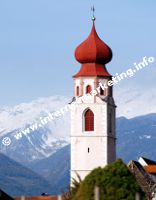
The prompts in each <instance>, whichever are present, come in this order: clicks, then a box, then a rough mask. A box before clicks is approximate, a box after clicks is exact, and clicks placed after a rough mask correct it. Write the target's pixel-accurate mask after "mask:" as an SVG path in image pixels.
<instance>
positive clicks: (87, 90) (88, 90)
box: [86, 85, 92, 94]
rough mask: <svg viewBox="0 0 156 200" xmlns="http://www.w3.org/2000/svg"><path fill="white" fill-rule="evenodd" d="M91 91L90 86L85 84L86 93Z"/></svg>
mask: <svg viewBox="0 0 156 200" xmlns="http://www.w3.org/2000/svg"><path fill="white" fill-rule="evenodd" d="M91 91H92V87H91V86H90V85H87V87H86V94H88V93H90V92H91Z"/></svg>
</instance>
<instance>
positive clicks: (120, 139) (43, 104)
mask: <svg viewBox="0 0 156 200" xmlns="http://www.w3.org/2000/svg"><path fill="white" fill-rule="evenodd" d="M125 94H127V91H126V92H125ZM136 95H137V94H136ZM133 97H134V96H133ZM138 98H139V97H138ZM70 99H71V98H70V97H69V98H67V97H66V98H64V97H60V96H57V97H49V98H48V97H47V98H40V99H38V100H36V101H33V102H30V103H23V104H20V105H18V106H15V107H12V108H8V107H3V108H1V109H0V110H1V111H0V131H1V133H0V160H1V162H0V188H1V189H2V190H4V191H5V192H7V193H8V194H10V195H11V196H21V195H26V196H29V195H40V194H41V193H43V192H47V193H49V194H59V193H62V192H65V191H66V190H67V189H68V187H69V177H70V175H69V171H70V138H69V135H70V117H69V116H70V115H69V114H70V112H67V113H65V114H64V115H62V116H60V117H58V118H57V119H56V120H54V121H52V122H50V123H47V124H46V125H45V126H44V127H41V128H38V129H37V130H35V131H32V132H31V133H29V134H25V135H22V137H21V138H20V139H19V140H17V139H16V138H15V137H14V135H15V134H16V133H18V132H20V131H21V130H24V129H25V128H27V127H29V126H30V125H31V124H32V123H34V122H36V121H38V120H39V119H40V118H41V117H42V118H43V117H45V116H47V114H48V113H49V112H54V111H57V110H58V109H60V108H61V107H63V106H65V105H67V103H68V102H70ZM128 99H129V100H128ZM152 101H154V100H152ZM121 102H122V103H121V104H123V105H120V104H119V105H120V110H121V108H123V109H124V108H125V107H126V105H127V107H126V108H128V106H131V107H130V109H129V111H123V112H125V116H124V117H122V116H121V115H120V114H119V112H118V117H117V126H116V131H117V156H118V157H121V158H122V159H123V160H124V161H125V162H126V163H127V162H128V161H129V160H131V159H137V158H138V157H139V156H144V157H148V158H151V159H154V160H156V158H155V155H156V150H155V139H156V110H155V107H153V111H154V112H155V113H152V114H147V109H148V108H145V109H144V107H142V108H139V110H141V109H142V110H144V115H140V116H137V112H136V110H135V107H136V104H135V103H136V101H135V103H134V102H133V101H132V99H131V100H130V97H129V96H128V98H127V100H126V99H124V100H122V101H121ZM123 102H124V103H123ZM117 104H118V102H117ZM133 104H134V105H133ZM141 105H142V104H141ZM150 106H151V105H149V107H150ZM138 107H139V106H138ZM133 108H134V113H133V115H134V117H132V118H129V116H130V115H132V112H133ZM121 111H122V110H121ZM121 113H122V112H121ZM126 113H127V114H126ZM142 113H143V111H142V112H141V114H142ZM126 115H127V116H126ZM4 137H10V138H11V144H10V145H8V146H6V145H4V144H3V143H2V140H3V138H4ZM6 166H7V167H6Z"/></svg>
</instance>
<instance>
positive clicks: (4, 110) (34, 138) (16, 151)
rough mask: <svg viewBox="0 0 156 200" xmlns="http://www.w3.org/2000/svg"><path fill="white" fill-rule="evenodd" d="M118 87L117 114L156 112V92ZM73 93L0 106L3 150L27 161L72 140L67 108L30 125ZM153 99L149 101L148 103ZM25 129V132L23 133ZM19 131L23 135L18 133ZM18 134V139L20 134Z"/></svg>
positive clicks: (137, 114) (62, 105)
mask: <svg viewBox="0 0 156 200" xmlns="http://www.w3.org/2000/svg"><path fill="white" fill-rule="evenodd" d="M117 91H118V93H116V90H115V102H116V105H117V116H124V117H127V118H132V117H135V116H139V115H143V114H148V113H152V112H153V113H154V112H155V113H156V103H155V102H156V93H155V91H154V90H153V91H152V90H150V91H149V92H148V91H146V93H144V92H143V91H140V90H138V89H136V88H135V89H134V88H132V90H130V89H129V90H127V89H125V90H123V89H122V90H120V89H118V90H117ZM70 101H71V97H63V96H52V97H45V98H39V99H37V100H34V101H32V102H29V103H22V104H19V105H17V106H14V107H1V108H0V152H2V153H4V154H6V155H8V156H9V157H10V158H12V159H14V160H16V161H18V162H22V163H27V162H31V161H34V160H39V159H43V158H45V157H49V156H50V155H52V154H53V153H54V152H56V151H57V150H58V149H60V148H62V147H63V146H65V145H67V144H69V135H70V110H68V111H67V112H64V114H62V115H61V116H59V117H57V118H56V119H55V120H53V121H50V122H48V123H47V124H45V125H43V126H42V127H39V126H38V127H37V129H35V130H30V132H29V133H26V134H23V132H22V131H25V130H26V129H28V128H29V127H30V126H31V125H33V124H36V123H38V124H39V122H40V121H41V120H42V119H44V117H46V116H48V114H49V113H52V112H54V111H59V110H60V109H61V108H64V106H67V105H68V103H69V102H70ZM149 102H150V103H149ZM21 133H22V134H21ZM19 134H20V135H19ZM17 135H18V139H17V137H15V136H17ZM6 137H9V138H10V139H11V144H10V145H8V146H7V145H4V143H2V142H3V139H4V138H6Z"/></svg>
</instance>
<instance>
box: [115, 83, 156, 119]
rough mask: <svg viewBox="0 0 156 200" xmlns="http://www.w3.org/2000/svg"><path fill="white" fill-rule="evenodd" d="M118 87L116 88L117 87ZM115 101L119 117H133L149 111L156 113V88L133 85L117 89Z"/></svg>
mask: <svg viewBox="0 0 156 200" xmlns="http://www.w3.org/2000/svg"><path fill="white" fill-rule="evenodd" d="M115 89H116V88H115ZM114 96H115V102H116V105H117V117H120V116H124V117H126V118H133V117H136V116H140V115H146V114H149V113H156V89H155V88H150V89H148V88H146V89H145V90H142V89H141V88H139V87H136V86H133V85H131V87H129V88H127V87H126V88H125V89H123V88H122V89H120V88H119V87H118V88H117V89H116V90H115V95H114Z"/></svg>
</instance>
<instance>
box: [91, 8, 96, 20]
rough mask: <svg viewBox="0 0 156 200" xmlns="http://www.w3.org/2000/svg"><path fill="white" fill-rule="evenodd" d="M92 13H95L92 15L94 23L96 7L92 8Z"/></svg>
mask: <svg viewBox="0 0 156 200" xmlns="http://www.w3.org/2000/svg"><path fill="white" fill-rule="evenodd" d="M91 11H92V12H93V15H92V21H95V19H96V18H95V16H94V13H95V8H94V6H93V7H91Z"/></svg>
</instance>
